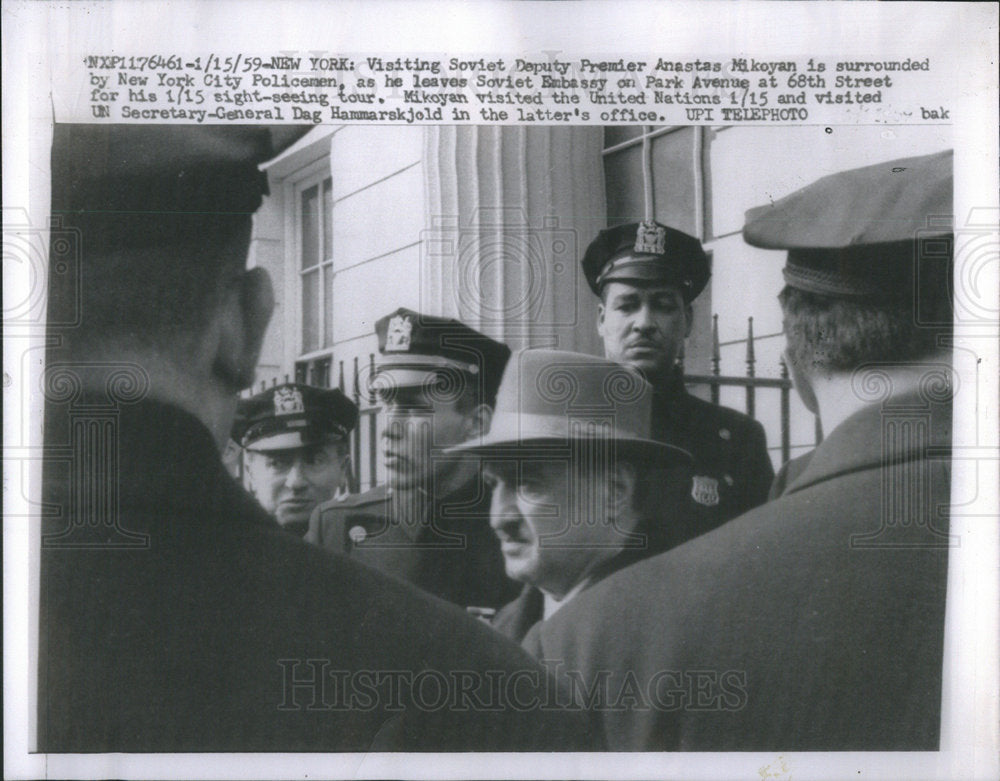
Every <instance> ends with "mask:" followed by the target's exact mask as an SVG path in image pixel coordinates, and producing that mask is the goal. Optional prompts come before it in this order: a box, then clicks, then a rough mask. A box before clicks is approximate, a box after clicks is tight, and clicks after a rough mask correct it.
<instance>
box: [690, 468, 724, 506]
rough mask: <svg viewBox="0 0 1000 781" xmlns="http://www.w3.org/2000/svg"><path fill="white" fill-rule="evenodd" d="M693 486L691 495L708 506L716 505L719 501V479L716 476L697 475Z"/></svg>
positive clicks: (699, 502)
mask: <svg viewBox="0 0 1000 781" xmlns="http://www.w3.org/2000/svg"><path fill="white" fill-rule="evenodd" d="M693 483H694V484H693V485H692V486H691V497H692V498H693V499H694V500H695V501H696V502H697V503H698V504H703V505H705V506H706V507H715V505H717V504H718V503H719V481H718V480H716V479H715V478H714V477H706V476H704V475H695V476H694V478H693Z"/></svg>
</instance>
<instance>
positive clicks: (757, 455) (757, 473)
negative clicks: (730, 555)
mask: <svg viewBox="0 0 1000 781" xmlns="http://www.w3.org/2000/svg"><path fill="white" fill-rule="evenodd" d="M652 426H653V438H654V439H657V440H659V441H660V442H666V443H668V444H671V445H676V446H677V447H681V448H683V449H685V450H687V451H688V452H689V453H691V455H692V456H693V457H694V464H693V466H692V485H691V500H692V512H691V520H692V523H694V524H695V525H696V526H695V528H693V529H692V530H691V531H692V534H690V535H688V536H695V534H698V533H702V532H706V531H710V530H711V529H714V528H715V527H717V526H719V525H721V524H722V523H725V522H726V521H728V520H729V519H731V518H735V517H736V516H737V515H740V514H742V513H745V512H746V511H748V510H751V509H753V508H754V507H756V506H757V505H759V504H762V503H763V502H764V501H765V500H766V499H767V494H768V490H769V488H770V486H771V481H772V480H773V479H774V467H773V466H772V465H771V458H770V456H768V454H767V440H766V437H765V435H764V427H763V426H761V424H760V423H758V422H757V421H756V420H754V419H753V418H751V417H749V416H748V415H744V414H743V413H741V412H737V411H736V410H734V409H730V408H729V407H722V406H719V405H718V404H712V403H710V402H707V401H703V400H702V399H699V398H697V397H696V396H692V395H691V394H690V393H688V391H687V389H686V388H685V387H684V380H683V376H682V375H681V374H680V372H675V373H674V374H673V376H672V377H671V379H670V380H669V381H668V383H667V384H666V386H665V387H662V388H657V390H656V393H655V394H654V396H653V423H652Z"/></svg>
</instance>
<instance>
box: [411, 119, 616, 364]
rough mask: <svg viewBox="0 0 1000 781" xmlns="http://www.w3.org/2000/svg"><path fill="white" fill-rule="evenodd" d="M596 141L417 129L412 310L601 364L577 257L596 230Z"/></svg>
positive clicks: (581, 135) (602, 208)
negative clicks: (421, 189) (417, 254)
mask: <svg viewBox="0 0 1000 781" xmlns="http://www.w3.org/2000/svg"><path fill="white" fill-rule="evenodd" d="M602 141H603V129H602V128H600V127H579V126H578V127H538V128H525V127H500V126H492V127H484V126H479V127H475V126H471V127H470V126H434V127H429V128H427V130H426V135H425V153H424V161H425V171H426V187H427V192H426V198H425V202H426V204H427V226H428V228H427V230H426V231H425V235H424V237H423V241H422V243H421V263H420V276H421V278H420V285H421V301H426V302H429V303H433V304H434V305H436V312H435V313H437V314H442V315H446V316H450V317H457V318H458V319H460V320H463V321H464V322H466V323H468V324H469V325H471V326H473V327H475V328H478V329H480V330H481V331H483V332H484V333H487V334H489V335H490V336H493V337H495V338H498V339H502V340H503V341H505V342H506V343H507V344H509V345H510V346H511V347H512V348H513V349H518V348H521V347H528V346H532V347H540V346H550V347H558V348H560V349H566V350H577V351H580V352H589V353H594V354H601V345H600V341H599V339H598V336H597V333H596V326H595V323H596V313H597V299H596V298H595V297H594V296H593V294H592V293H591V292H590V289H589V288H588V287H587V284H586V280H585V279H584V277H583V274H582V273H581V270H580V259H581V258H582V257H583V252H584V250H585V249H586V247H587V244H588V243H589V242H590V241H591V239H593V238H594V236H595V235H596V234H597V231H599V230H600V229H601V228H603V227H605V224H606V213H607V209H606V205H605V196H604V170H603V164H602V158H601V149H602ZM430 308H431V307H428V311H430Z"/></svg>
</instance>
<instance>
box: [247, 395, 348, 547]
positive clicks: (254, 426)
mask: <svg viewBox="0 0 1000 781" xmlns="http://www.w3.org/2000/svg"><path fill="white" fill-rule="evenodd" d="M357 422H358V408H357V405H355V404H354V402H352V401H351V400H350V399H348V398H347V397H346V396H345V395H344V394H343V392H341V391H340V390H337V389H333V390H327V389H324V388H313V387H311V386H309V385H297V384H294V383H285V384H284V385H278V386H275V387H273V388H268V389H267V390H265V391H262V392H261V393H258V394H257V395H256V396H252V397H251V398H249V399H245V400H243V401H241V402H240V404H239V407H238V408H237V416H236V423H235V424H234V426H233V438H234V439H236V440H238V441H239V442H240V443H241V444H242V445H243V449H244V451H245V452H246V454H247V457H246V466H247V473H248V475H249V478H250V485H249V487H250V490H251V492H252V493H253V494H254V496H256V497H257V501H258V502H260V504H261V506H262V507H263V508H264V509H265V510H267V512H269V513H270V514H271V515H273V516H274V517H275V519H276V520H277V521H278V523H279V524H280V525H281V526H282V527H284V528H285V529H287V530H288V531H291V532H294V533H295V534H298V535H300V536H301V535H304V534H305V533H306V531H307V530H308V528H309V516H310V515H312V511H313V510H314V509H316V506H317V505H318V504H320V502H325V501H326V500H328V499H331V498H332V497H333V495H334V494H335V493H336V491H337V489H338V488H340V487H341V485H342V484H343V480H344V475H345V472H346V467H347V464H348V459H349V458H350V443H349V440H348V436H349V434H350V432H351V431H352V430H353V429H354V427H355V426H356V425H357Z"/></svg>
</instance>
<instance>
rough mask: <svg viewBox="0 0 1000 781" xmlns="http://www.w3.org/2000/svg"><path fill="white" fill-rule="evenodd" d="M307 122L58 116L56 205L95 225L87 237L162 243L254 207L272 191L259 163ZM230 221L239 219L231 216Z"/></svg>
mask: <svg viewBox="0 0 1000 781" xmlns="http://www.w3.org/2000/svg"><path fill="white" fill-rule="evenodd" d="M307 130H308V128H302V127H298V126H293V127H280V126H278V127H268V126H263V125H252V126H249V125H248V126H241V125H122V124H100V125H83V124H81V125H76V124H57V125H56V126H55V128H54V131H53V143H52V161H51V162H52V214H53V217H56V218H59V216H60V215H66V216H67V218H68V219H70V220H71V221H72V222H73V223H75V224H79V223H81V222H82V223H83V224H84V225H86V226H88V227H90V226H92V225H93V226H96V227H95V228H94V229H93V230H91V232H90V233H89V235H88V236H87V239H88V245H89V246H94V245H95V243H99V244H103V245H104V246H105V247H107V248H109V249H124V248H133V247H149V246H158V245H160V246H162V245H167V244H170V243H171V242H172V241H179V240H183V239H185V238H186V239H188V240H190V239H193V238H194V239H196V238H197V235H198V231H199V230H202V231H205V232H206V234H207V235H209V236H210V235H211V234H212V231H213V229H214V228H215V226H218V225H221V224H222V222H223V218H225V217H227V216H228V217H246V216H249V215H252V214H253V213H254V212H255V211H256V210H257V208H258V207H259V206H260V204H261V201H262V198H263V196H264V195H266V194H267V176H266V174H265V173H263V172H262V171H261V170H260V168H259V166H260V164H261V163H263V162H265V161H267V160H269V159H270V158H272V157H274V156H275V155H277V154H278V153H279V152H281V151H282V150H283V149H284V148H286V147H287V146H289V145H290V144H292V143H293V142H294V141H296V140H298V138H300V137H301V136H302V135H304V134H305V133H306V132H307ZM225 222H227V223H229V222H232V221H225Z"/></svg>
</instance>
